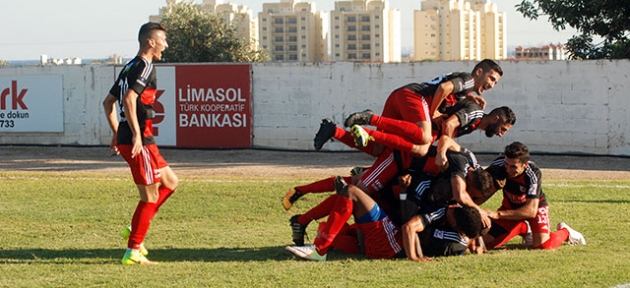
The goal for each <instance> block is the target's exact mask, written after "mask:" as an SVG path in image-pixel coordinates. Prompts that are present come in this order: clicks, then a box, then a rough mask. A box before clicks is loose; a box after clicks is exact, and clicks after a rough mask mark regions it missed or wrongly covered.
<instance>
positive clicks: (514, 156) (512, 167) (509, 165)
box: [503, 142, 529, 177]
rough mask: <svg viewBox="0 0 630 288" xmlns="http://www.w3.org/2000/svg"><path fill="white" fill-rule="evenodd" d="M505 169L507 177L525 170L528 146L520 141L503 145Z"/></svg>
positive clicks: (527, 160) (517, 174)
mask: <svg viewBox="0 0 630 288" xmlns="http://www.w3.org/2000/svg"><path fill="white" fill-rule="evenodd" d="M503 153H504V154H505V169H506V171H507V174H508V177H516V176H519V175H521V174H523V172H524V171H525V167H527V165H528V163H529V148H527V146H525V144H523V143H521V142H513V143H512V144H510V145H508V146H505V151H504V152H503Z"/></svg>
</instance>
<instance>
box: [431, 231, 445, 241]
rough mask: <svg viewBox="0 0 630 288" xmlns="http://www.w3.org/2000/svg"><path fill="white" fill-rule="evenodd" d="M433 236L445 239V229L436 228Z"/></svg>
mask: <svg viewBox="0 0 630 288" xmlns="http://www.w3.org/2000/svg"><path fill="white" fill-rule="evenodd" d="M433 237H435V238H437V239H444V231H442V230H440V229H435V231H434V232H433Z"/></svg>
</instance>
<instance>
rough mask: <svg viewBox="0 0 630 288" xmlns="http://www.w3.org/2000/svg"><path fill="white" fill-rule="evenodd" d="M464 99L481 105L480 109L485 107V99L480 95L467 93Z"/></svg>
mask: <svg viewBox="0 0 630 288" xmlns="http://www.w3.org/2000/svg"><path fill="white" fill-rule="evenodd" d="M466 100H468V101H473V102H475V103H477V105H479V106H481V109H486V99H483V97H481V96H478V95H472V94H469V95H466Z"/></svg>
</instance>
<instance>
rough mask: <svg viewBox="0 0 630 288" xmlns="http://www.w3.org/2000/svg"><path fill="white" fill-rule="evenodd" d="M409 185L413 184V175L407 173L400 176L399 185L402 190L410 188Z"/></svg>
mask: <svg viewBox="0 0 630 288" xmlns="http://www.w3.org/2000/svg"><path fill="white" fill-rule="evenodd" d="M409 185H411V175H409V174H405V175H402V176H400V177H398V186H400V189H401V191H402V190H403V189H405V190H406V189H407V188H409Z"/></svg>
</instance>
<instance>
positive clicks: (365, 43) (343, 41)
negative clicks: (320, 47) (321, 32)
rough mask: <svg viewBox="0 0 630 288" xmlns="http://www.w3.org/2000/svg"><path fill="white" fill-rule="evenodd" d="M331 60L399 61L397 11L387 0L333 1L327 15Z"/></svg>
mask: <svg viewBox="0 0 630 288" xmlns="http://www.w3.org/2000/svg"><path fill="white" fill-rule="evenodd" d="M330 29H331V32H330V34H331V60H333V61H366V62H384V63H387V62H400V60H401V50H402V49H401V46H402V45H401V38H400V37H401V36H400V31H401V29H400V11H399V10H392V9H389V1H387V0H353V1H337V2H335V10H334V11H331V15H330Z"/></svg>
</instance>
